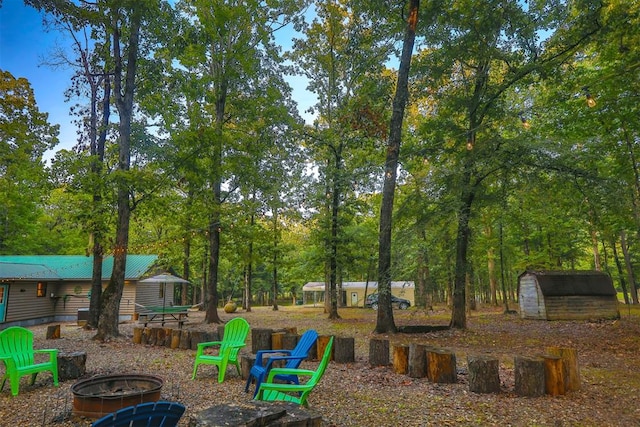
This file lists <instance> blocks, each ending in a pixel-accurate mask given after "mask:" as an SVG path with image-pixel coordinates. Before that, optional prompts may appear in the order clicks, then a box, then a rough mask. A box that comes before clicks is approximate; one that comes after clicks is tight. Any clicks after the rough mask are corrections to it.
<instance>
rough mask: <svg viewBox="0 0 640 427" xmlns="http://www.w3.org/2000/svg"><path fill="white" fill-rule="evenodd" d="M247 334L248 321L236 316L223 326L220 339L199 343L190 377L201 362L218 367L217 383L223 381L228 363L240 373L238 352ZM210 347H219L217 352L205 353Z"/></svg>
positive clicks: (245, 342) (245, 340)
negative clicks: (214, 353)
mask: <svg viewBox="0 0 640 427" xmlns="http://www.w3.org/2000/svg"><path fill="white" fill-rule="evenodd" d="M247 335H249V323H247V321H246V320H244V319H243V318H242V317H236V318H234V319H232V320H230V321H229V323H227V324H226V325H225V326H224V332H223V336H222V341H211V342H201V343H199V344H198V350H197V352H196V360H195V362H194V365H193V375H192V376H191V379H192V380H193V379H195V378H196V372H197V370H198V366H199V365H201V364H205V365H216V366H217V367H218V382H219V383H221V382H223V381H224V374H225V372H226V371H227V365H228V364H229V363H231V364H233V365H235V366H236V369H237V370H238V375H240V361H239V360H238V354H239V353H240V349H241V348H242V347H244V346H245V345H247ZM210 347H220V348H219V349H218V354H216V355H213V354H209V353H206V350H207V349H208V348H210Z"/></svg>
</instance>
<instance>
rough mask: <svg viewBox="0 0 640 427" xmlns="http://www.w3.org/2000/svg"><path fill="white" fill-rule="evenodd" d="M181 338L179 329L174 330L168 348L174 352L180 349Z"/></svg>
mask: <svg viewBox="0 0 640 427" xmlns="http://www.w3.org/2000/svg"><path fill="white" fill-rule="evenodd" d="M181 336H182V331H181V330H180V329H174V330H173V331H171V344H170V345H169V347H170V348H172V349H174V350H175V349H176V348H178V347H180V337H181Z"/></svg>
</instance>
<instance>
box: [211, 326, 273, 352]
mask: <svg viewBox="0 0 640 427" xmlns="http://www.w3.org/2000/svg"><path fill="white" fill-rule="evenodd" d="M271 334H273V329H268V328H255V329H251V352H252V353H254V354H255V353H257V352H258V351H260V350H271ZM220 339H222V336H221V337H220Z"/></svg>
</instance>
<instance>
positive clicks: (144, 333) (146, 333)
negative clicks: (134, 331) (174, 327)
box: [141, 327, 151, 344]
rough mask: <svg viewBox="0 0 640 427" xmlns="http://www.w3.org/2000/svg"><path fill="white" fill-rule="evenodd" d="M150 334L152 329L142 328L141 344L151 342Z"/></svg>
mask: <svg viewBox="0 0 640 427" xmlns="http://www.w3.org/2000/svg"><path fill="white" fill-rule="evenodd" d="M150 335H151V329H150V328H147V327H145V328H144V329H143V330H142V340H141V344H149V339H150Z"/></svg>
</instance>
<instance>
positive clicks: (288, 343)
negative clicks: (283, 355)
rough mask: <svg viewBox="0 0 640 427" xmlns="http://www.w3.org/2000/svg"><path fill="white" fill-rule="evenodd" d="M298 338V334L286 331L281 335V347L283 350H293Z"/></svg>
mask: <svg viewBox="0 0 640 427" xmlns="http://www.w3.org/2000/svg"><path fill="white" fill-rule="evenodd" d="M299 340H300V335H298V334H290V333H287V334H285V335H284V337H282V348H283V349H285V350H293V349H294V348H295V347H296V345H298V341H299Z"/></svg>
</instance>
